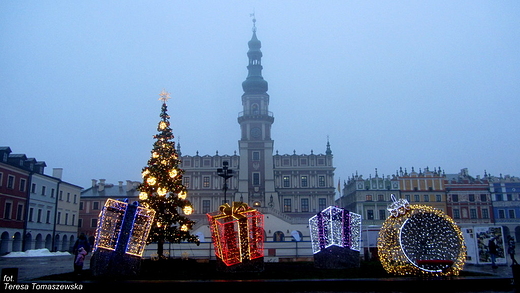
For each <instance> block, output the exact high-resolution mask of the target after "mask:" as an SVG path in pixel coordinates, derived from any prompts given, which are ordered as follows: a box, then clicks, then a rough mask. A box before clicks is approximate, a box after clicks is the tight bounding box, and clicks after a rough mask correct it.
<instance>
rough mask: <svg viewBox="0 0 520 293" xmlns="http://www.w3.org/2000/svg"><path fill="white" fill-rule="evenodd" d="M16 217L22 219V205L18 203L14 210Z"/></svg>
mask: <svg viewBox="0 0 520 293" xmlns="http://www.w3.org/2000/svg"><path fill="white" fill-rule="evenodd" d="M16 219H17V220H18V221H23V205H22V204H19V205H18V210H17V211H16Z"/></svg>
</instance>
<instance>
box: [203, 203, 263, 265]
mask: <svg viewBox="0 0 520 293" xmlns="http://www.w3.org/2000/svg"><path fill="white" fill-rule="evenodd" d="M219 210H220V211H219V212H217V213H209V214H207V216H208V221H209V226H210V229H211V235H212V238H213V245H214V247H215V255H216V256H217V257H218V258H220V259H221V260H222V261H223V262H224V263H225V264H226V265H227V266H231V265H235V264H238V263H242V262H243V261H245V260H253V259H256V258H260V257H263V256H264V229H263V227H264V215H263V214H262V213H260V212H259V211H257V210H255V209H252V208H250V207H249V206H248V205H247V204H245V203H243V202H233V204H232V206H230V205H229V204H227V203H226V204H224V205H221V206H220V209H219Z"/></svg>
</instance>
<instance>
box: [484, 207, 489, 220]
mask: <svg viewBox="0 0 520 293" xmlns="http://www.w3.org/2000/svg"><path fill="white" fill-rule="evenodd" d="M482 218H483V219H489V210H488V209H482Z"/></svg>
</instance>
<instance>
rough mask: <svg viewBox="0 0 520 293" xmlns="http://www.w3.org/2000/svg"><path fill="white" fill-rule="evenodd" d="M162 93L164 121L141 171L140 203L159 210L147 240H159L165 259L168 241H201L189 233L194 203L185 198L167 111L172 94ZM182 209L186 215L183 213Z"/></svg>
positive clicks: (158, 244)
mask: <svg viewBox="0 0 520 293" xmlns="http://www.w3.org/2000/svg"><path fill="white" fill-rule="evenodd" d="M159 96H160V98H159V100H160V101H161V102H162V107H161V114H160V115H159V116H160V117H161V120H160V121H159V123H158V125H157V131H158V133H157V134H156V135H154V139H155V142H154V144H153V148H152V151H151V157H150V159H149V160H148V164H147V166H146V167H144V168H143V170H142V172H141V175H142V177H143V182H142V183H141V184H140V185H139V187H138V191H139V201H140V203H141V204H142V205H143V206H145V207H147V208H150V209H153V210H154V211H155V212H156V214H155V220H154V225H152V229H151V231H150V235H149V237H148V243H151V242H157V255H158V257H159V258H162V257H165V255H166V254H165V252H164V249H163V245H164V243H165V242H166V241H168V242H176V243H178V242H181V241H188V242H195V243H197V244H198V243H199V239H198V238H197V236H194V235H191V234H190V232H189V231H190V230H191V229H192V227H193V224H194V222H193V221H191V220H190V219H189V218H187V217H186V215H191V214H192V213H193V206H192V205H191V203H190V201H189V200H187V199H186V198H187V191H186V187H185V186H184V185H183V184H182V174H183V173H184V171H183V170H182V169H180V167H179V165H180V163H181V162H180V160H179V159H178V158H179V156H178V155H177V150H176V149H175V142H174V141H173V138H174V136H173V133H172V129H171V127H170V121H169V119H170V116H169V115H168V113H167V110H168V106H167V105H166V102H167V101H168V100H169V99H170V93H168V92H166V91H165V90H163V91H162V92H161V93H160V94H159ZM181 211H182V213H183V214H184V215H182V214H180V213H181Z"/></svg>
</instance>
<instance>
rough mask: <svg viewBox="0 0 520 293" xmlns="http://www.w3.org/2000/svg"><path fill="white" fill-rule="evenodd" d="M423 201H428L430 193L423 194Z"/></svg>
mask: <svg viewBox="0 0 520 293" xmlns="http://www.w3.org/2000/svg"><path fill="white" fill-rule="evenodd" d="M424 201H425V202H429V201H430V195H429V194H425V195H424Z"/></svg>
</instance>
